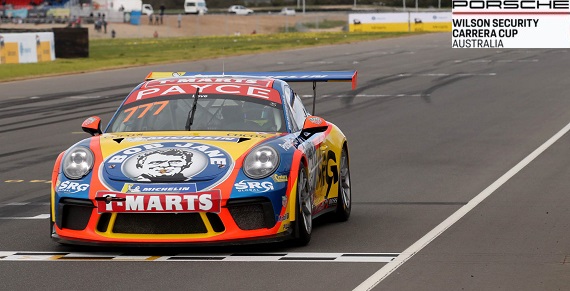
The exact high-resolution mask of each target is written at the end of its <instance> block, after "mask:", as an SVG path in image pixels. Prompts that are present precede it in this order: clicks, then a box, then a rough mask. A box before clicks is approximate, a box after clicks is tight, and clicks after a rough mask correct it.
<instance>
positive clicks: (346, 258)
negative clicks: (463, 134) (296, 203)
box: [0, 251, 398, 263]
mask: <svg viewBox="0 0 570 291" xmlns="http://www.w3.org/2000/svg"><path fill="white" fill-rule="evenodd" d="M397 256H398V254H397V253H241V254H240V253H235V254H179V255H174V256H153V255H151V254H148V255H132V254H130V255H129V254H122V253H99V252H69V253H68V252H30V251H27V252H10V251H0V261H81V260H89V261H93V260H97V261H115V262H120V261H137V262H138V261H140V262H142V261H157V262H165V261H167V262H204V261H210V262H215V261H219V262H279V263H284V262H321V263H339V262H340V263H387V262H390V261H392V260H393V259H394V258H396V257H397Z"/></svg>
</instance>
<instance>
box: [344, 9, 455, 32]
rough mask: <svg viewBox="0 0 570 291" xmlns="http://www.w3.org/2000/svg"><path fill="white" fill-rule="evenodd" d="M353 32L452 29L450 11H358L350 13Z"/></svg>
mask: <svg viewBox="0 0 570 291" xmlns="http://www.w3.org/2000/svg"><path fill="white" fill-rule="evenodd" d="M348 26H349V31H351V32H420V31H434V32H435V31H451V29H452V17H451V11H450V12H397V13H358V14H349V15H348Z"/></svg>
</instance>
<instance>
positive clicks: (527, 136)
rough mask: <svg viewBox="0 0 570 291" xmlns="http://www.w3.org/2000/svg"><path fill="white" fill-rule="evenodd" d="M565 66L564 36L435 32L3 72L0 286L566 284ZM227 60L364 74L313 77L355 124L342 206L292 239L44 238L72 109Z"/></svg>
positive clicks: (79, 115)
mask: <svg viewBox="0 0 570 291" xmlns="http://www.w3.org/2000/svg"><path fill="white" fill-rule="evenodd" d="M569 64H570V51H569V50H564V49H557V50H538V49H532V50H524V49H516V50H515V49H451V36H450V34H429V35H420V36H412V37H403V38H395V39H386V40H379V41H371V42H364V43H358V44H350V45H341V46H327V47H318V48H311V49H300V50H293V51H288V52H280V53H271V54H261V55H250V56H241V57H231V58H220V59H215V60H207V61H200V62H194V63H180V64H172V65H160V66H147V67H138V68H131V69H123V70H114V71H106V72H98V73H89V74H80V75H75V76H62V77H52V78H41V79H35V80H29V81H19V82H8V83H1V84H0V95H1V97H0V147H1V150H0V189H1V190H2V191H1V193H0V233H1V234H2V235H0V270H1V271H0V282H2V283H1V284H2V286H3V287H0V289H4V290H36V289H40V288H41V289H43V290H99V289H108V290H132V289H139V290H158V289H163V290H171V289H183V290H352V289H354V288H357V286H359V285H360V287H359V288H362V289H360V290H365V289H366V288H369V287H372V286H376V287H375V288H374V290H569V289H570V179H568V177H569V176H570V146H569V144H570V136H569V135H568V134H566V131H567V129H568V128H566V129H565V127H566V126H567V125H568V124H569V123H570V98H569V96H570V89H569V88H570V87H569V86H568V83H569V81H570V79H569V77H568V65H569ZM223 66H225V69H226V71H250V70H259V71H286V70H295V71H299V70H346V69H356V70H358V72H359V84H358V89H357V90H356V91H350V86H349V85H348V84H344V83H330V84H322V85H319V86H318V88H317V90H318V93H319V97H318V100H317V112H316V114H317V115H319V116H321V117H324V118H325V119H327V120H329V121H331V122H334V123H336V124H337V125H339V126H340V128H341V129H343V131H344V132H345V134H346V135H347V136H348V138H349V147H350V154H351V171H352V183H353V184H352V185H353V188H352V191H353V203H354V204H353V211H352V216H351V219H350V220H349V221H348V222H346V223H328V222H326V221H321V222H317V225H316V227H315V229H314V233H313V240H312V241H311V243H310V245H309V246H307V247H303V248H292V247H288V246H286V245H282V244H277V245H260V246H247V247H231V248H199V249H166V250H164V249H135V250H129V249H97V248H70V247H64V246H59V245H57V244H56V243H54V242H52V241H51V240H50V239H49V237H48V233H49V229H48V219H47V218H45V214H48V213H49V206H48V204H47V203H48V201H49V198H48V197H49V184H48V183H46V181H49V179H50V177H51V170H52V166H53V162H54V160H55V158H56V156H57V155H58V153H59V152H61V151H62V150H64V149H66V148H67V147H68V146H70V145H72V144H73V143H75V142H76V141H79V140H80V139H82V138H85V137H87V135H86V134H85V133H81V129H80V125H81V122H82V121H83V120H84V119H85V118H86V117H89V116H91V115H99V116H101V117H102V118H103V120H104V121H108V120H109V119H110V117H111V114H112V112H113V111H114V109H115V108H116V107H117V106H118V105H119V103H120V101H121V99H122V98H123V97H124V96H125V95H126V94H127V93H128V92H129V90H130V89H131V88H132V87H134V86H135V85H136V84H137V83H138V82H139V81H141V80H142V79H143V78H144V77H145V76H146V74H147V73H148V72H149V71H152V70H166V71H168V70H172V71H219V70H221V68H222V67H223ZM295 87H296V88H297V91H298V92H299V93H300V94H301V95H307V96H309V95H311V94H312V90H311V88H310V85H308V84H298V85H297V86H295ZM305 101H306V104H307V105H309V107H310V104H311V102H310V101H311V99H310V98H307V99H305ZM557 133H558V135H556V134H557ZM547 141H550V142H547ZM537 149H538V151H535V150H537ZM533 152H534V155H532V157H531V158H529V155H531V153H533ZM506 173H510V174H508V175H506V176H505V174H506ZM491 185H494V186H492V187H491V188H488V187H490V186H491ZM486 189H487V190H486ZM470 201H471V202H470ZM474 201H476V202H474ZM477 203H478V204H477ZM454 213H455V214H454ZM450 217H451V218H450ZM453 217H455V218H456V219H452V218H453ZM432 230H434V231H432ZM109 252H110V254H109ZM267 253H272V254H273V255H268V254H267ZM117 254H118V255H117ZM261 254H265V255H264V256H261ZM343 254H344V255H345V256H343ZM78 256H82V257H83V259H78ZM220 256H222V257H223V256H225V258H226V259H220V258H219V257H220ZM272 256H277V257H279V258H282V257H288V256H289V257H301V258H305V259H303V260H280V259H272V258H271V257H272ZM351 256H352V257H356V259H355V260H354V261H353V262H343V261H341V260H339V259H335V258H339V257H344V258H346V257H351ZM367 256H368V257H367ZM383 256H384V257H385V258H388V260H385V261H382V260H376V261H374V258H378V257H383ZM66 257H67V259H66ZM196 257H198V260H189V259H188V258H196ZM200 257H202V258H203V259H200ZM315 257H325V259H320V260H319V259H314V258H315ZM330 257H333V258H330ZM58 258H63V259H58ZM177 258H178V259H177ZM184 258H186V259H184ZM207 258H209V259H207ZM227 258H230V260H229V261H228V260H227ZM231 258H234V259H235V260H234V261H231ZM236 258H237V259H236ZM268 258H269V259H268ZM370 258H373V260H372V261H370V260H369V259H370ZM256 259H257V260H260V261H255V260H256ZM35 260H39V261H35ZM367 260H368V261H367ZM388 261H390V263H387V262H388Z"/></svg>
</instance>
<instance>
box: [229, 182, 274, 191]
mask: <svg viewBox="0 0 570 291" xmlns="http://www.w3.org/2000/svg"><path fill="white" fill-rule="evenodd" d="M234 187H235V188H236V190H237V191H238V192H244V191H249V192H254V193H264V192H267V191H271V190H274V189H275V187H273V183H271V182H258V181H251V180H242V181H239V182H237V183H235V184H234Z"/></svg>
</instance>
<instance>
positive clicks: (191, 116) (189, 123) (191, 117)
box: [186, 88, 200, 130]
mask: <svg viewBox="0 0 570 291" xmlns="http://www.w3.org/2000/svg"><path fill="white" fill-rule="evenodd" d="M198 94H200V88H196V93H194V103H192V109H190V112H188V119H187V120H186V130H190V127H191V126H192V123H194V113H196V106H197V105H198Z"/></svg>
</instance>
